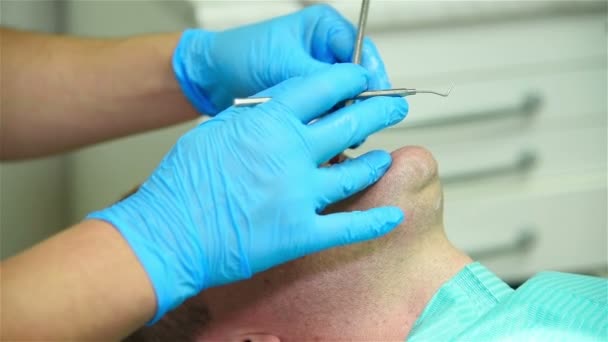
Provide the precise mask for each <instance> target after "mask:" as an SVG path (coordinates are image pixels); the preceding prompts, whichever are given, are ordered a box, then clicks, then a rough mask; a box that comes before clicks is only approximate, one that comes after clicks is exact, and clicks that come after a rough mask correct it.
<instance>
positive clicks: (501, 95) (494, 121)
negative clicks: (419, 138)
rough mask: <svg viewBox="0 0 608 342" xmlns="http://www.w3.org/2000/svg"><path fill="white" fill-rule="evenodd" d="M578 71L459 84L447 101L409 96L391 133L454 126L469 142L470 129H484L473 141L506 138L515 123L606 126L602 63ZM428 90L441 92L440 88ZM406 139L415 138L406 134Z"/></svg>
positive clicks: (603, 66)
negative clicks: (405, 114) (402, 116)
mask: <svg viewBox="0 0 608 342" xmlns="http://www.w3.org/2000/svg"><path fill="white" fill-rule="evenodd" d="M581 68H582V69H583V70H577V71H569V72H559V73H549V74H544V75H519V76H518V77H513V78H511V79H498V80H491V81H483V82H463V83H459V82H458V83H456V87H455V88H454V90H453V91H452V93H451V94H450V96H449V97H447V98H442V97H438V96H434V95H429V94H419V95H415V96H410V97H408V102H409V104H410V113H409V116H408V118H407V119H406V120H404V121H403V122H402V123H401V124H400V125H399V126H396V127H395V128H393V129H400V128H403V129H410V128H425V127H428V128H444V127H458V128H460V129H461V130H462V129H465V130H466V133H467V134H466V137H469V138H472V137H475V135H473V136H471V134H472V133H473V132H472V128H474V127H475V125H478V124H481V125H482V126H483V128H486V129H480V130H477V132H478V133H479V135H478V136H476V137H477V138H483V137H484V136H494V135H496V133H497V132H495V131H493V130H489V131H488V130H487V128H491V127H494V128H495V129H499V130H500V131H501V132H502V134H505V133H508V128H509V126H508V123H509V122H511V123H518V124H519V125H517V126H518V127H520V126H521V125H522V124H528V125H529V124H533V125H538V126H543V127H556V126H570V125H571V124H572V123H573V122H578V121H585V122H587V123H589V124H591V123H593V124H594V125H595V124H600V123H601V122H602V121H603V122H604V123H605V122H606V110H607V102H606V101H607V97H608V86H607V83H608V82H607V78H608V76H607V72H608V70H607V66H606V59H603V60H602V61H597V64H596V65H585V66H582V67H581ZM399 83H401V82H399ZM429 87H431V88H436V89H440V90H441V89H442V85H439V84H431V85H429ZM505 123H507V126H505ZM471 125H474V126H471ZM484 125H485V126H484ZM480 127H481V126H480ZM488 133H489V134H490V135H488ZM408 134H415V133H413V132H412V131H408ZM473 134H474V133H473ZM463 137H465V136H463Z"/></svg>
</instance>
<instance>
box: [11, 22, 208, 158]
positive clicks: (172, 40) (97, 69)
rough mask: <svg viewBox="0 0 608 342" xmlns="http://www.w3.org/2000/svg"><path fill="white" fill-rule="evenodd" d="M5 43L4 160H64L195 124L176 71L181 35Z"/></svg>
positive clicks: (21, 35) (21, 37) (17, 38)
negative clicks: (97, 146) (66, 154)
mask: <svg viewBox="0 0 608 342" xmlns="http://www.w3.org/2000/svg"><path fill="white" fill-rule="evenodd" d="M0 35H1V39H0V49H1V51H2V63H1V64H0V65H1V66H0V76H1V80H2V87H1V93H0V104H1V107H0V111H1V114H2V119H1V126H0V129H1V132H0V139H1V141H0V143H1V144H0V146H1V147H0V159H21V158H29V157H38V156H43V155H47V154H53V153H58V152H63V151H67V150H71V149H74V148H78V147H81V146H84V145H88V144H93V143H96V142H100V141H104V140H108V139H112V138H117V137H121V136H125V135H129V134H133V133H138V132H143V131H146V130H151V129H156V128H160V127H164V126H168V125H171V124H175V123H179V122H183V121H185V120H189V119H193V118H196V117H197V116H198V115H197V114H196V112H195V110H194V108H193V107H192V106H191V105H190V103H189V102H188V100H187V99H186V98H185V97H184V95H183V94H182V92H181V90H180V87H179V85H178V83H177V81H176V80H175V76H174V74H173V70H172V67H171V57H172V55H173V51H174V49H175V47H176V45H177V42H178V40H179V38H180V35H181V34H180V33H172V34H162V35H150V36H140V37H133V38H126V39H86V38H73V37H64V36H52V35H43V34H36V33H29V32H20V31H13V30H8V29H0Z"/></svg>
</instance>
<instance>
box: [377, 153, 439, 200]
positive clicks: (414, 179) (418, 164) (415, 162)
mask: <svg viewBox="0 0 608 342" xmlns="http://www.w3.org/2000/svg"><path fill="white" fill-rule="evenodd" d="M391 155H392V157H393V164H392V165H391V168H390V170H389V171H388V172H387V173H386V175H385V177H384V178H383V180H384V179H387V180H388V179H390V182H391V184H393V185H397V184H398V185H400V186H401V187H402V189H407V190H413V191H416V190H421V189H423V188H425V187H427V186H429V185H430V184H432V183H435V182H436V181H437V162H436V161H435V158H433V155H432V154H431V152H429V151H428V150H426V149H425V148H423V147H419V146H406V147H402V148H400V149H398V150H395V151H394V152H392V153H391ZM381 181H382V180H381ZM385 181H386V180H385Z"/></svg>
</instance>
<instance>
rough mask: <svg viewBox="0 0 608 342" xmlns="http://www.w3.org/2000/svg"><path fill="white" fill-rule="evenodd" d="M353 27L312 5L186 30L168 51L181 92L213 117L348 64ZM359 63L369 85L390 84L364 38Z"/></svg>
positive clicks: (322, 7)
mask: <svg viewBox="0 0 608 342" xmlns="http://www.w3.org/2000/svg"><path fill="white" fill-rule="evenodd" d="M355 38H356V29H355V28H354V27H353V25H352V24H351V23H350V22H348V21H347V20H346V19H345V18H344V17H342V16H341V15H340V14H339V13H338V12H337V11H336V10H335V9H333V8H332V7H330V6H327V5H318V6H311V7H308V8H306V9H304V10H301V11H299V12H296V13H294V14H291V15H287V16H283V17H278V18H275V19H271V20H268V21H264V22H261V23H258V24H254V25H248V26H243V27H239V28H236V29H231V30H227V31H223V32H209V31H204V30H201V29H191V30H186V31H185V32H184V33H183V35H182V37H181V39H180V41H179V43H178V45H177V48H176V50H175V53H174V55H173V69H174V71H175V75H176V77H177V80H178V82H179V84H180V85H181V88H182V89H183V91H184V93H185V94H186V96H187V97H188V99H190V101H191V103H192V104H193V105H194V106H195V107H196V108H197V110H198V111H199V112H200V113H201V114H202V113H205V114H209V115H215V114H217V113H218V112H220V111H222V110H224V109H226V108H227V107H228V106H230V105H231V104H232V101H233V99H234V98H236V97H247V96H251V95H253V94H255V93H257V92H260V91H262V90H264V89H267V88H270V87H272V86H274V85H276V84H278V83H280V82H282V81H284V80H287V79H289V78H291V77H295V76H302V75H307V74H309V73H311V72H314V71H315V70H318V69H319V68H323V67H326V66H327V65H328V64H333V63H337V62H350V61H351V58H352V54H353V49H354V45H355ZM362 65H363V67H364V68H365V69H367V70H368V71H369V75H370V76H369V84H368V87H369V89H386V88H390V82H389V81H388V76H387V75H386V71H385V70H384V64H383V62H382V59H381V58H380V55H379V53H378V51H377V49H376V47H375V46H374V44H373V43H372V42H371V41H370V40H369V39H366V40H365V43H364V45H363V50H362Z"/></svg>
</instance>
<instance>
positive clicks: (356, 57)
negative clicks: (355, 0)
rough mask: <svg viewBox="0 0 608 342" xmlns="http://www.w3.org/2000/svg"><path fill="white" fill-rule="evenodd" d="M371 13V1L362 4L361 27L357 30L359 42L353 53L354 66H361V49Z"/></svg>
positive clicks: (367, 0) (356, 43) (365, 0)
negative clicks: (368, 13)
mask: <svg viewBox="0 0 608 342" xmlns="http://www.w3.org/2000/svg"><path fill="white" fill-rule="evenodd" d="M368 11H369V0H363V1H362V2H361V12H360V13H359V27H358V29H357V41H356V42H355V50H354V52H353V64H361V49H363V37H364V36H365V25H366V24H367V12H368Z"/></svg>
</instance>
